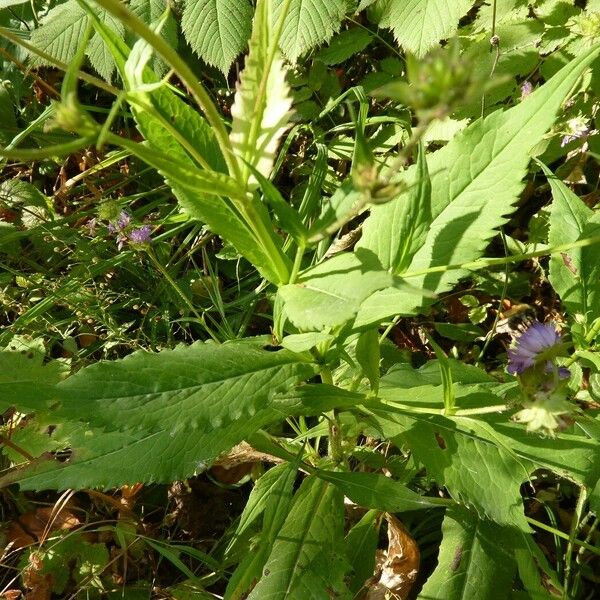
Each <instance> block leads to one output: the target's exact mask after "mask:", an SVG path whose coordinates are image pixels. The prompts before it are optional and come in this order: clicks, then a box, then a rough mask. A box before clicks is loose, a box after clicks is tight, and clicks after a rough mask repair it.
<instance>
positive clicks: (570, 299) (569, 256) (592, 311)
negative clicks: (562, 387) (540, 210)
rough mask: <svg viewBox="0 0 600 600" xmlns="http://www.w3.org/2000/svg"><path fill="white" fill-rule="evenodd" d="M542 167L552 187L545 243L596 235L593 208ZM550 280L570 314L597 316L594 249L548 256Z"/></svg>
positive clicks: (599, 291)
mask: <svg viewBox="0 0 600 600" xmlns="http://www.w3.org/2000/svg"><path fill="white" fill-rule="evenodd" d="M543 169H544V173H545V174H546V176H547V177H548V182H549V183H550V188H551V189H552V211H551V213H550V231H549V233H548V243H549V244H550V245H551V246H558V245H561V244H568V243H571V242H575V241H577V240H578V239H581V238H582V237H588V236H592V235H598V233H599V232H600V224H598V222H596V223H594V219H593V216H594V211H593V210H592V209H591V208H588V207H587V206H586V205H585V204H584V203H583V201H582V200H580V199H579V198H578V197H577V196H576V195H575V194H574V193H573V192H572V191H571V190H570V189H569V188H568V187H567V186H566V185H565V184H564V183H563V182H562V181H560V180H559V179H557V178H556V177H555V176H554V175H553V174H552V172H551V171H550V170H548V169H547V168H546V167H545V166H543ZM594 230H596V231H594ZM584 232H585V235H584ZM550 283H551V284H552V287H553V288H554V289H555V290H556V291H557V292H558V294H559V296H560V298H561V300H562V302H563V304H564V306H565V308H566V310H567V311H568V312H569V314H570V315H571V317H575V316H576V315H581V316H582V317H583V319H584V322H586V323H588V324H589V323H591V321H593V320H594V318H596V317H597V316H598V315H600V265H599V264H598V250H597V248H595V247H593V246H592V247H588V248H574V249H573V250H569V251H568V252H562V253H561V254H557V255H554V256H552V257H551V258H550Z"/></svg>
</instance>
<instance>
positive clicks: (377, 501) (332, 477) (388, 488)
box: [317, 471, 439, 512]
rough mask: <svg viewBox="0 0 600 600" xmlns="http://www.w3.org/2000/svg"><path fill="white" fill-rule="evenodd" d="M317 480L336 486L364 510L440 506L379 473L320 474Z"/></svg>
mask: <svg viewBox="0 0 600 600" xmlns="http://www.w3.org/2000/svg"><path fill="white" fill-rule="evenodd" d="M317 477H320V478H321V479H324V480H325V481H329V482H330V483H333V484H334V485H335V486H337V487H338V488H339V489H340V490H341V491H342V492H343V493H344V495H345V496H348V498H350V500H352V501H353V502H355V503H356V504H358V505H359V506H363V507H364V508H376V509H377V510H380V511H384V512H401V511H406V510H419V509H424V508H432V507H436V506H439V504H436V503H435V502H432V501H430V499H428V498H424V497H423V496H420V495H419V494H417V493H416V492H413V491H412V490H411V489H409V488H407V487H406V486H405V485H403V484H402V483H400V482H399V481H394V480H393V479H390V478H389V477H386V476H385V475H381V474H379V473H360V472H355V473H338V472H336V471H317Z"/></svg>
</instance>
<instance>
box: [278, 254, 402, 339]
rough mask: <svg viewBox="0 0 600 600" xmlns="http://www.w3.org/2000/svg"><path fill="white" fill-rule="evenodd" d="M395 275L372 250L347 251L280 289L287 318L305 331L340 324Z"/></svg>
mask: <svg viewBox="0 0 600 600" xmlns="http://www.w3.org/2000/svg"><path fill="white" fill-rule="evenodd" d="M391 282H392V277H391V275H390V274H389V273H388V272H387V271H384V270H383V269H382V268H381V265H379V264H378V261H377V259H375V257H374V255H373V254H372V253H370V252H368V251H362V252H360V251H359V252H358V253H343V254H338V255H337V256H334V257H333V258H331V259H329V260H327V261H325V262H323V263H321V264H320V265H317V266H316V267H313V268H311V269H308V270H307V271H305V272H304V273H303V274H302V275H301V276H300V277H299V278H298V280H297V282H296V283H294V284H289V285H284V286H282V287H280V288H279V291H278V294H279V295H280V297H281V298H282V300H283V302H284V309H283V310H284V312H285V315H286V316H287V318H288V319H289V320H290V321H291V322H292V323H293V324H294V325H295V326H296V327H298V328H299V329H301V330H303V331H314V330H316V331H319V330H321V329H323V328H325V327H337V326H339V325H342V324H343V323H344V322H346V321H348V320H349V319H351V318H352V317H353V316H354V315H355V314H356V312H357V311H358V309H359V308H360V304H361V302H362V301H363V300H364V299H365V298H367V297H368V296H369V295H370V294H372V293H373V292H374V291H375V290H377V289H381V288H384V287H386V286H387V285H390V284H391Z"/></svg>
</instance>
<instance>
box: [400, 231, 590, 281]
mask: <svg viewBox="0 0 600 600" xmlns="http://www.w3.org/2000/svg"><path fill="white" fill-rule="evenodd" d="M599 243H600V235H596V236H593V237H589V238H585V239H583V240H577V241H576V242H571V243H570V244H560V245H559V246H552V247H550V248H546V249H545V250H536V251H535V252H529V253H525V254H515V255H513V256H509V257H506V258H504V257H503V258H481V259H479V260H474V261H472V262H466V263H462V264H460V263H457V264H453V265H440V266H438V267H429V268H428V269H421V270H420V271H408V272H407V273H403V274H402V278H403V279H408V278H409V277H421V276H422V275H429V274H430V273H444V272H445V271H453V270H457V269H466V270H469V271H476V270H478V269H486V268H488V267H495V266H499V265H505V264H510V263H515V262H522V261H524V260H529V259H530V258H537V257H539V256H548V255H550V254H558V253H560V252H566V251H567V250H572V249H573V248H584V247H586V246H593V245H594V244H599Z"/></svg>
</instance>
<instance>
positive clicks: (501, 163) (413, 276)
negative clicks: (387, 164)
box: [357, 46, 600, 323]
mask: <svg viewBox="0 0 600 600" xmlns="http://www.w3.org/2000/svg"><path fill="white" fill-rule="evenodd" d="M599 50H600V48H599V46H595V47H594V48H592V49H591V50H589V51H587V52H585V53H582V54H581V55H580V56H578V57H577V58H575V59H574V60H573V61H571V63H569V64H568V65H567V66H566V67H564V68H563V69H562V70H561V71H560V72H559V73H557V74H556V75H555V76H554V77H553V78H552V79H551V80H550V81H549V82H548V83H546V84H545V85H543V86H542V87H540V88H539V89H538V90H536V91H535V92H533V93H532V94H531V95H530V96H528V97H527V98H526V99H525V100H524V101H523V102H521V103H520V104H519V105H517V106H515V107H513V108H511V109H509V110H507V111H500V110H499V111H496V112H494V113H492V114H490V115H489V116H488V117H486V118H485V119H483V120H482V119H479V120H478V121H476V122H475V123H473V124H472V125H470V126H469V127H468V128H467V129H465V130H463V131H462V132H461V133H459V134H458V135H457V136H456V137H454V138H453V139H452V140H451V141H450V142H449V143H448V145H447V146H445V147H444V148H442V149H441V150H438V151H437V152H434V153H432V154H430V155H429V156H428V161H427V162H428V167H429V172H430V173H431V214H432V217H433V222H432V224H431V227H430V229H429V232H428V234H427V238H426V241H425V243H424V244H423V246H422V247H421V248H420V249H419V250H418V251H417V253H416V254H415V256H414V257H413V260H412V262H411V264H410V267H409V268H408V269H407V270H406V271H405V272H404V273H402V275H403V277H405V278H406V281H407V282H408V283H410V284H412V285H413V286H415V287H416V288H418V289H424V290H430V291H433V292H436V293H439V292H442V291H445V290H447V289H449V288H450V287H452V286H453V285H454V284H455V283H456V282H457V281H458V280H459V279H460V278H461V277H464V276H465V275H466V274H467V272H466V271H464V270H461V269H452V270H449V271H444V272H436V273H428V274H421V275H418V273H420V272H421V271H423V270H426V269H428V268H430V267H438V266H444V265H450V264H461V263H463V262H467V261H472V260H475V259H477V258H479V257H480V256H481V254H482V253H483V251H484V249H485V247H486V246H487V244H488V242H489V240H490V239H491V238H492V237H493V236H494V235H495V233H496V230H497V228H498V227H500V226H501V225H502V224H504V223H505V222H506V219H507V216H508V215H510V214H511V213H512V212H513V211H514V204H515V203H516V201H517V199H518V196H519V193H520V192H521V190H522V188H523V182H522V179H523V176H524V175H525V172H526V168H527V165H528V163H529V161H530V155H529V151H530V150H531V149H532V148H533V146H534V145H535V144H536V143H537V142H538V141H539V140H540V139H541V138H542V136H543V135H544V133H545V132H546V131H547V130H548V129H549V128H550V127H551V125H552V123H553V122H554V118H555V114H556V112H557V111H558V109H559V108H560V106H561V103H562V102H563V100H564V99H565V97H566V96H568V94H569V93H570V92H571V89H572V87H573V85H575V83H576V82H577V80H578V79H579V77H580V76H581V74H582V72H583V71H584V70H585V69H586V68H587V67H588V66H589V65H590V63H591V62H592V61H593V60H594V59H595V58H596V56H597V55H598V53H599ZM416 173H417V170H416V167H411V168H410V169H408V170H407V171H406V173H405V174H404V175H403V176H402V177H401V179H402V180H403V181H405V182H406V183H407V185H409V186H411V185H413V184H414V183H415V182H416ZM395 211H396V208H395V206H394V204H393V202H390V203H388V204H385V205H383V206H377V207H373V208H372V209H371V216H370V217H369V218H368V219H367V221H368V220H369V219H371V218H373V219H377V222H378V223H380V224H381V227H380V228H379V235H380V236H381V237H382V238H384V239H389V238H391V237H392V235H393V232H394V231H395V230H397V229H398V228H399V226H400V224H399V223H398V222H396V221H395V220H394V218H393V216H394V213H395ZM377 213H380V214H377ZM374 215H376V216H374ZM385 215H387V216H388V218H387V219H386V218H384V216H385ZM368 226H369V225H368V223H367V222H365V225H364V227H365V228H366V227H368ZM403 296H404V294H402V293H398V292H394V291H392V290H384V291H383V292H378V293H376V294H374V295H373V297H372V298H371V299H370V303H371V304H372V306H366V308H365V310H366V309H368V315H367V316H368V319H370V321H369V322H376V321H377V320H382V319H385V318H387V317H389V316H392V315H395V314H414V311H415V309H416V308H418V309H419V310H424V308H425V306H426V305H427V304H428V303H430V300H426V299H423V300H422V301H421V303H420V306H418V307H417V306H416V305H415V303H414V301H415V298H414V296H405V297H404V298H403ZM357 321H359V322H361V323H365V322H367V318H366V317H363V316H361V314H360V313H359V315H358V317H357Z"/></svg>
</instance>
